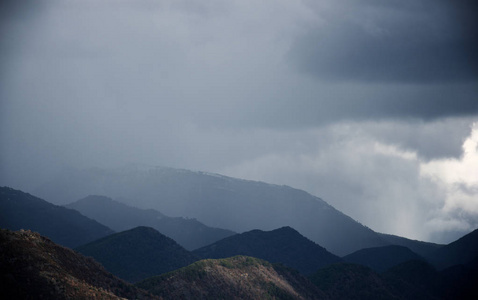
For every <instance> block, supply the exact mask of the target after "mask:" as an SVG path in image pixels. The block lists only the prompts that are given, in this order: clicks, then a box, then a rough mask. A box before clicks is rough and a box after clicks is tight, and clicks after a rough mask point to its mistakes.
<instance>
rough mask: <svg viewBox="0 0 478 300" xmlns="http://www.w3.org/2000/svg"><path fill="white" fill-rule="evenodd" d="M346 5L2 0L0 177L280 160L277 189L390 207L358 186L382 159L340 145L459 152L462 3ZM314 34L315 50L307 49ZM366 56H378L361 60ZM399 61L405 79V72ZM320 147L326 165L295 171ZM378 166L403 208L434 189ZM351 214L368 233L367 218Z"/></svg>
mask: <svg viewBox="0 0 478 300" xmlns="http://www.w3.org/2000/svg"><path fill="white" fill-rule="evenodd" d="M3 3H6V2H3ZM39 3H41V4H39ZM347 3H348V4H350V6H344V5H342V4H338V3H337V1H320V2H317V1H302V2H299V1H287V0H280V1H273V2H258V1H253V0H250V1H247V0H237V1H227V2H224V1H212V0H210V1H209V0H208V1H189V0H188V1H186V0H185V1H168V0H164V1H152V0H151V1H150V0H138V1H118V0H114V1H110V0H100V1H98V0H86V1H57V0H47V1H22V2H21V3H20V1H18V2H17V1H10V2H8V5H5V6H3V7H5V8H6V10H3V11H9V12H10V13H7V14H5V15H8V17H7V18H2V20H1V21H0V22H1V28H0V30H1V33H2V39H1V41H0V67H1V68H0V106H1V107H0V139H1V141H2V142H1V143H0V184H2V185H3V184H8V185H12V186H14V187H22V188H23V187H25V188H27V190H28V188H32V187H35V185H38V184H40V183H41V181H43V180H45V179H46V178H47V177H49V176H50V175H53V174H54V173H56V172H57V171H58V170H60V169H61V168H63V167H67V166H72V167H78V168H88V167H94V166H99V167H110V166H118V165H122V164H126V163H130V162H133V163H144V164H147V165H166V166H172V167H181V168H187V169H196V170H204V171H213V172H220V173H221V172H222V171H224V172H226V171H227V172H231V174H233V171H232V170H236V171H237V170H240V172H239V171H237V172H236V171H234V172H235V173H234V174H238V175H241V174H249V175H247V176H253V175H254V174H253V173H254V172H255V170H256V169H257V166H263V167H264V170H263V172H265V173H267V174H271V173H274V171H275V170H276V169H275V165H280V164H279V163H277V162H275V160H278V161H279V162H280V161H281V160H282V159H283V158H286V159H284V161H283V163H284V164H289V165H287V168H284V172H283V176H282V177H281V178H280V180H281V183H285V184H289V185H293V186H297V187H304V188H306V189H308V190H309V191H313V193H315V194H317V195H318V196H322V197H324V198H325V200H328V201H329V200H330V202H331V203H332V202H333V201H335V203H337V204H339V203H342V204H343V206H340V208H342V207H346V203H347V202H348V201H350V202H351V201H356V202H355V204H354V202H351V206H350V207H358V206H360V201H364V202H367V203H372V202H374V201H375V202H377V203H378V204H377V205H376V207H381V208H382V209H385V208H386V207H387V205H395V204H393V203H389V202H387V201H386V200H383V203H382V202H380V201H381V199H380V197H381V196H384V195H386V193H385V188H384V190H382V191H378V192H377V193H376V194H373V195H372V194H371V192H370V189H367V187H366V185H367V182H370V181H373V180H375V179H376V178H377V177H380V176H376V174H380V172H381V171H380V166H381V164H382V162H383V160H384V158H383V154H380V155H381V156H380V155H378V156H377V157H375V158H374V157H373V156H372V155H368V154H367V153H366V151H365V150H364V151H363V155H364V157H365V158H364V159H362V160H361V159H358V158H357V156H356V154H355V153H354V151H353V149H354V147H362V148H363V149H367V147H369V146H371V145H374V142H377V143H380V144H383V145H386V146H393V147H396V148H398V149H401V150H403V151H408V152H413V153H416V155H417V157H418V158H419V159H420V160H421V161H422V160H423V161H430V160H432V159H437V158H441V157H459V156H460V155H461V154H462V152H461V148H460V146H461V143H462V142H463V139H464V138H465V137H466V136H467V135H468V134H469V124H470V123H471V122H473V121H474V120H476V118H477V116H478V101H476V95H477V94H478V85H477V84H476V82H477V81H476V80H477V78H476V77H474V76H475V75H473V70H472V68H473V67H474V62H475V59H476V58H473V57H471V58H467V59H469V62H470V64H469V65H465V58H457V56H456V54H457V53H458V52H459V51H461V50H460V49H465V48H467V47H468V46H467V43H469V42H470V38H469V37H470V36H472V35H473V34H475V31H474V30H472V29H469V28H468V26H465V25H464V24H465V23H466V24H468V25H470V24H473V23H474V22H475V21H473V20H474V19H472V18H471V17H470V16H471V12H470V10H468V9H465V8H468V7H469V6H468V5H466V6H463V8H461V7H458V8H456V10H453V12H452V13H453V14H454V15H452V14H451V13H449V11H448V6H446V5H445V4H444V3H445V2H440V4H436V5H435V4H434V3H435V2H433V3H431V2H430V1H412V0H410V1H387V2H384V1H348V2H347ZM458 16H460V17H458ZM458 20H464V21H463V22H458ZM465 29H466V30H468V31H466V30H465ZM458 33H459V34H458ZM318 38H321V39H326V40H327V43H322V44H321V48H320V49H315V48H314V47H316V44H315V43H316V42H318V40H317V39H318ZM381 41H387V43H382V42H381ZM407 42H410V43H409V44H407ZM322 46H323V47H322ZM370 47H372V50H373V51H375V48H374V47H378V48H379V49H381V51H380V55H376V57H374V59H373V60H372V59H370V57H369V54H370V52H367V48H370ZM434 47H435V48H434ZM471 47H474V46H473V45H471ZM378 48H377V49H378ZM455 48H456V49H455ZM437 49H438V50H437ZM440 49H442V50H440ZM316 50H318V51H316ZM319 50H320V51H319ZM352 50H355V51H352ZM349 51H350V53H349ZM373 51H371V52H372V53H373ZM414 51H417V52H416V54H414V53H413V52H414ZM426 51H428V52H429V53H428V54H430V56H428V54H427V55H425V52H426ZM457 51H458V52H457ZM320 53H321V55H323V56H320V57H319V56H318V54H320ZM354 55H355V56H354ZM387 55H388V56H389V58H387ZM440 55H441V56H440ZM362 56H363V57H362ZM418 56H421V58H420V60H418V59H417V57H418ZM354 57H355V58H354ZM439 57H444V58H447V59H448V58H449V60H447V61H446V62H445V66H447V67H446V71H447V72H445V73H439V74H434V73H432V72H430V70H429V69H428V66H430V68H431V67H432V65H433V66H435V65H434V64H435V63H436V61H437V59H438V58H439ZM352 58H354V59H352ZM396 58H400V59H402V62H401V63H399V62H398V60H397V59H396ZM309 59H312V60H314V61H316V62H321V63H325V64H326V65H327V64H328V66H329V68H331V70H329V71H327V72H325V71H326V70H327V69H322V71H321V70H320V69H319V68H318V67H319V65H318V64H310V65H308V63H307V61H308V60H309ZM421 60H423V62H421ZM414 62H416V63H417V65H416V66H412V67H410V66H411V65H413V64H412V63H414ZM304 63H305V65H304ZM334 63H335V64H336V66H340V68H341V69H333V70H332V67H333V65H334ZM300 66H302V67H304V66H307V67H313V68H312V69H311V70H309V71H310V72H309V71H307V72H304V71H305V69H304V68H301V67H300ZM389 66H393V68H392V67H390V68H388V67H389ZM402 66H403V67H404V68H402ZM407 66H408V67H407ZM425 66H426V67H427V68H424V67H425ZM298 67H299V68H298ZM405 67H406V68H405ZM401 68H402V69H401ZM408 68H411V69H414V68H415V69H414V70H416V71H417V72H418V73H417V74H412V75H413V76H408V75H409V74H407V72H409V70H411V69H408ZM324 70H325V71H324ZM349 71H350V72H349ZM448 71H449V72H448ZM347 72H348V73H347ZM380 72H383V74H382V75H383V76H382V75H380ZM345 73H347V74H348V75H347V74H345ZM452 73H454V74H455V75H453V78H452V76H451V75H452ZM344 74H345V75H344ZM379 75H380V76H379ZM379 77H380V78H379ZM344 128H346V129H347V128H349V129H347V130H346V129H344ZM350 128H353V130H352V129H350ZM354 135H356V136H357V137H356V138H353V139H352V141H353V143H346V144H347V149H348V151H340V150H341V145H342V143H344V141H345V140H349V139H350V136H354ZM336 153H340V154H341V155H340V156H334V154H336ZM319 154H320V155H323V157H322V158H321V160H319V162H323V165H321V166H323V167H324V169H323V171H320V170H319V171H317V170H316V169H313V170H312V171H311V170H310V169H307V166H302V165H297V163H296V162H297V161H300V159H301V158H307V157H312V158H314V157H315V155H319ZM354 155H355V156H354ZM329 156H330V164H327V163H325V162H327V159H326V158H327V157H329ZM269 161H272V162H274V163H271V164H268V163H267V162H269ZM313 162H314V161H313V160H311V161H306V163H310V164H313ZM256 163H257V164H256ZM362 163H363V164H364V165H361V164H362ZM384 163H385V165H386V166H388V167H389V172H390V174H389V176H390V177H389V178H388V180H387V184H386V185H384V187H390V189H399V188H398V187H402V186H405V188H404V191H406V193H407V195H408V194H410V195H411V194H412V192H413V190H414V187H417V186H419V188H418V190H420V191H423V192H421V194H420V195H419V196H416V197H411V198H410V199H422V198H423V195H425V194H426V193H425V191H430V193H434V192H433V191H432V190H433V189H432V188H429V185H427V184H425V183H422V184H421V185H420V184H417V183H413V181H414V178H416V169H414V165H413V164H411V163H409V164H407V165H406V166H403V168H401V165H400V159H398V158H395V159H393V160H391V161H390V162H388V164H387V161H385V162H384ZM334 166H335V167H334ZM338 166H340V169H343V171H342V172H335V173H333V172H332V171H333V170H334V168H338ZM246 168H247V169H246ZM325 170H329V171H330V172H331V174H332V175H331V176H328V175H327V172H326V171H325ZM361 170H368V171H367V172H368V173H369V174H371V175H373V176H363V174H362V172H361ZM402 171H403V172H402ZM414 172H415V173H414ZM251 174H252V175H251ZM277 174H281V173H277ZM394 176H396V177H398V178H399V179H400V180H398V183H396V184H395V183H394V181H393V179H394V178H395V177H394ZM354 177H357V178H358V179H353V178H354ZM260 179H263V180H267V181H273V180H275V178H274V177H273V176H272V177H267V176H263V177H260ZM299 179H300V180H299ZM345 179H347V180H345ZM359 179H363V180H359ZM405 179H407V180H410V183H408V181H407V184H405V183H404V182H405ZM319 181H320V182H322V183H323V184H320V185H317V182H319ZM301 182H302V183H301ZM402 183H403V184H402ZM313 186H318V187H321V188H317V189H311V188H310V187H313ZM373 186H374V188H376V189H378V187H376V186H375V185H373ZM431 186H434V185H431ZM437 189H439V187H437ZM404 193H405V192H404ZM354 194H361V195H362V197H360V198H357V199H356V200H354V198H353V197H352V196H353V195H354ZM365 195H369V196H370V197H369V198H367V197H366V196H365ZM394 199H395V198H394ZM395 200H397V199H395ZM395 200H394V201H395ZM390 201H391V200H390ZM397 201H398V200H397ZM387 203H388V204H387ZM394 203H395V202H394ZM397 203H398V202H397ZM368 207H369V208H370V207H372V206H368ZM354 211H358V210H348V211H347V212H351V213H353V212H354ZM417 211H418V212H421V211H423V210H422V206H420V205H418V208H417ZM370 213H372V212H369V214H370ZM352 217H355V218H357V219H360V220H362V221H363V222H364V223H365V224H367V222H366V220H367V219H369V217H370V216H369V215H366V214H365V212H361V215H358V214H357V215H353V214H352ZM382 221H383V222H385V221H386V220H382ZM382 221H380V222H378V221H377V223H376V224H377V226H379V225H380V224H379V223H382ZM374 226H375V225H374ZM382 228H390V227H386V226H385V225H383V227H382ZM374 229H377V230H380V227H377V228H374Z"/></svg>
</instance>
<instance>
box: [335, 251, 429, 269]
mask: <svg viewBox="0 0 478 300" xmlns="http://www.w3.org/2000/svg"><path fill="white" fill-rule="evenodd" d="M343 259H344V260H345V261H347V262H349V263H354V264H359V265H363V266H367V267H369V268H371V269H373V270H375V271H378V272H383V271H385V270H387V269H389V268H391V267H393V266H396V265H398V264H401V263H403V262H406V261H409V260H425V259H424V258H422V257H421V256H419V255H418V254H416V253H415V252H413V251H412V250H410V249H408V248H406V247H403V246H397V245H391V246H383V247H374V248H366V249H362V250H358V251H356V252H354V253H351V254H349V255H347V256H344V257H343Z"/></svg>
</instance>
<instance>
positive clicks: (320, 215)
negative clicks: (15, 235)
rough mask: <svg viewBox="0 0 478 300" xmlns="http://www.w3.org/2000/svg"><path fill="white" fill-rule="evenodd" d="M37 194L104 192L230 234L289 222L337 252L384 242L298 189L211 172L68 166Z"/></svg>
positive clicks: (64, 196) (60, 198)
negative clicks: (88, 168)
mask: <svg viewBox="0 0 478 300" xmlns="http://www.w3.org/2000/svg"><path fill="white" fill-rule="evenodd" d="M38 193H39V194H40V195H43V196H48V197H54V199H56V201H58V202H61V203H63V204H64V199H79V198H81V197H85V196H86V195H92V194H97V195H108V196H109V197H112V198H114V199H122V200H121V201H122V202H124V203H128V204H130V205H134V206H137V207H141V208H153V209H157V210H159V211H161V212H163V213H165V214H167V215H172V216H183V217H190V218H196V219H197V220H199V221H200V222H202V223H204V224H206V225H208V226H211V227H216V228H225V229H229V230H233V231H236V232H244V231H248V230H253V229H261V230H272V229H275V228H279V227H282V226H291V227H293V228H295V229H296V230H298V231H299V232H300V233H301V234H302V235H304V236H306V237H307V238H309V239H311V240H312V241H314V242H316V243H318V244H319V245H322V246H324V247H325V248H327V249H328V250H329V251H331V252H333V253H335V254H338V255H346V254H349V253H351V252H353V251H356V250H359V249H362V248H367V247H375V246H383V245H387V244H388V243H387V242H385V241H384V240H383V239H382V238H381V237H380V236H379V235H378V234H377V233H375V232H374V231H372V230H371V229H369V228H367V227H365V226H363V225H361V224H360V223H358V222H356V221H354V220H353V219H351V218H350V217H348V216H346V215H344V214H343V213H341V212H339V211H337V210H336V209H334V208H333V207H332V206H330V205H328V204H327V203H326V202H324V201H323V200H321V199H320V198H317V197H315V196H312V195H310V194H308V193H306V192H304V191H301V190H298V189H294V188H291V187H287V186H278V185H271V184H266V183H262V182H255V181H247V180H239V179H234V178H230V177H226V176H220V175H215V174H206V173H201V172H191V171H186V170H177V169H171V168H151V169H139V168H124V169H116V170H101V169H90V170H84V171H74V170H70V171H68V172H65V173H64V174H62V175H61V176H59V177H58V178H57V179H55V180H53V181H51V182H50V183H49V184H46V185H44V186H42V188H40V189H39V190H38ZM52 199H53V198H52ZM128 199H130V200H128ZM131 199H133V200H131Z"/></svg>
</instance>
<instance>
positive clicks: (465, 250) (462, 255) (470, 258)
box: [427, 229, 478, 269]
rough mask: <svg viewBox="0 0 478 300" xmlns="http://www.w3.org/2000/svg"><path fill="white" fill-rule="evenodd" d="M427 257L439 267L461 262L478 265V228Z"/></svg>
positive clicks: (442, 267) (462, 263)
mask: <svg viewBox="0 0 478 300" xmlns="http://www.w3.org/2000/svg"><path fill="white" fill-rule="evenodd" d="M427 259H428V260H429V261H431V262H432V263H433V264H434V265H435V266H436V267H437V268H439V269H444V268H447V267H450V266H453V265H460V264H461V265H470V266H473V267H476V266H478V264H477V262H478V229H476V230H474V231H472V232H470V233H469V234H466V235H465V236H463V237H461V238H460V239H458V240H456V241H454V242H452V243H450V244H448V245H446V246H443V247H441V248H440V249H437V250H436V251H434V252H432V253H430V254H429V255H428V256H427Z"/></svg>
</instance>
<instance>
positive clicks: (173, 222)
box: [66, 196, 236, 250]
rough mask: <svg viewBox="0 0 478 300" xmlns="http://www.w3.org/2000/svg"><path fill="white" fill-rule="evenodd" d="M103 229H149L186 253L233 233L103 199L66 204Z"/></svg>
mask: <svg viewBox="0 0 478 300" xmlns="http://www.w3.org/2000/svg"><path fill="white" fill-rule="evenodd" d="M66 207H68V208H73V209H76V210H77V211H79V212H81V213H82V214H83V215H85V216H87V217H89V218H92V219H94V220H96V221H98V222H100V223H102V224H105V225H106V226H108V227H110V228H112V229H114V230H116V231H118V232H119V231H124V230H128V229H131V228H134V227H137V226H148V227H152V228H154V229H156V230H158V231H159V232H161V233H162V234H164V235H166V236H168V237H170V238H172V239H173V240H175V241H176V242H178V243H179V244H180V245H181V246H183V247H184V248H186V249H188V250H194V249H197V248H200V247H203V246H206V245H209V244H212V243H214V242H216V241H218V240H220V239H223V238H225V237H228V236H231V235H234V234H236V233H235V232H233V231H230V230H225V229H219V228H212V227H208V226H206V225H204V224H202V223H201V222H199V221H197V220H195V219H186V218H181V217H175V218H173V217H168V216H165V215H164V214H162V213H160V212H159V211H157V210H154V209H139V208H136V207H132V206H128V205H126V204H123V203H120V202H118V201H114V200H112V199H111V198H108V197H104V196H88V197H86V198H83V199H80V200H78V201H75V202H73V203H71V204H68V205H66Z"/></svg>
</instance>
